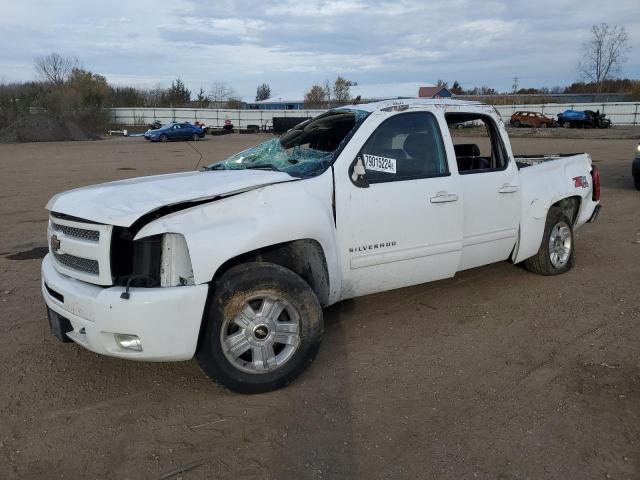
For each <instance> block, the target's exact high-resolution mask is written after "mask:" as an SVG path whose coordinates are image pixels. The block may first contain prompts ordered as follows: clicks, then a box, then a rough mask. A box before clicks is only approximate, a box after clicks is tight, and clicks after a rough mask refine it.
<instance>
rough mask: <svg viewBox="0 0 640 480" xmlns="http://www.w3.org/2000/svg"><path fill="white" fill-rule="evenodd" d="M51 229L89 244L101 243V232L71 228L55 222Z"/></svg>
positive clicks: (52, 223)
mask: <svg viewBox="0 0 640 480" xmlns="http://www.w3.org/2000/svg"><path fill="white" fill-rule="evenodd" d="M51 228H53V229H54V230H55V231H57V232H62V233H64V234H65V235H67V236H69V237H72V238H77V239H80V240H86V241H88V242H99V241H100V232H99V231H98V230H86V229H84V228H76V227H69V226H67V225H60V224H58V223H54V222H51Z"/></svg>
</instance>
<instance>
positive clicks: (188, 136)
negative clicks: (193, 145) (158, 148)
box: [144, 123, 204, 142]
mask: <svg viewBox="0 0 640 480" xmlns="http://www.w3.org/2000/svg"><path fill="white" fill-rule="evenodd" d="M203 137H204V130H202V129H201V128H200V127H196V126H195V125H191V124H190V123H170V124H169V125H165V126H164V127H160V128H156V129H154V130H147V131H146V132H145V134H144V138H146V139H147V140H151V141H152V142H168V141H169V140H193V141H197V140H200V139H201V138H203Z"/></svg>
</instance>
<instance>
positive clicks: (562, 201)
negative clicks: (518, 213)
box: [511, 195, 582, 263]
mask: <svg viewBox="0 0 640 480" xmlns="http://www.w3.org/2000/svg"><path fill="white" fill-rule="evenodd" d="M551 202H552V203H551V204H550V205H549V206H548V207H547V208H546V214H545V215H543V216H542V217H540V218H528V219H526V221H525V219H523V222H522V223H521V225H520V229H519V231H518V242H517V244H516V246H515V248H514V251H513V253H512V255H511V260H512V261H513V263H520V262H522V261H523V260H525V259H527V258H529V257H531V256H533V255H535V254H536V253H537V252H538V249H539V248H540V243H541V242H542V237H543V235H544V227H545V224H546V221H547V215H548V214H549V210H551V209H552V208H553V207H560V208H561V209H562V210H563V212H564V214H565V215H566V216H567V218H569V220H571V224H572V225H575V223H576V221H577V219H578V214H579V213H580V207H581V204H582V198H581V197H580V196H577V195H566V196H564V197H562V198H554V199H553V200H551Z"/></svg>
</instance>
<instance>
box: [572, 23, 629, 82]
mask: <svg viewBox="0 0 640 480" xmlns="http://www.w3.org/2000/svg"><path fill="white" fill-rule="evenodd" d="M582 48H583V50H584V57H583V60H582V61H581V62H580V63H579V64H578V72H579V73H580V75H581V77H582V78H583V79H585V80H586V81H589V82H592V83H595V84H596V86H597V90H598V93H600V91H601V87H602V84H603V82H604V81H606V80H607V79H609V78H611V77H612V76H614V75H615V74H617V73H618V72H619V71H620V67H621V66H622V64H623V63H624V62H625V61H626V60H627V57H626V54H627V52H628V51H629V50H630V49H631V47H630V46H629V35H628V34H627V31H626V30H625V29H624V27H621V26H619V25H614V26H613V27H610V26H609V25H607V24H606V23H601V24H600V25H593V26H592V27H591V38H590V39H589V40H588V41H587V42H585V43H583V44H582Z"/></svg>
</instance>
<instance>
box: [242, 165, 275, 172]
mask: <svg viewBox="0 0 640 480" xmlns="http://www.w3.org/2000/svg"><path fill="white" fill-rule="evenodd" d="M245 169H247V170H273V171H274V172H280V171H281V170H280V169H279V168H278V167H276V166H275V165H274V164H272V163H256V164H255V165H250V166H246V167H245Z"/></svg>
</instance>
